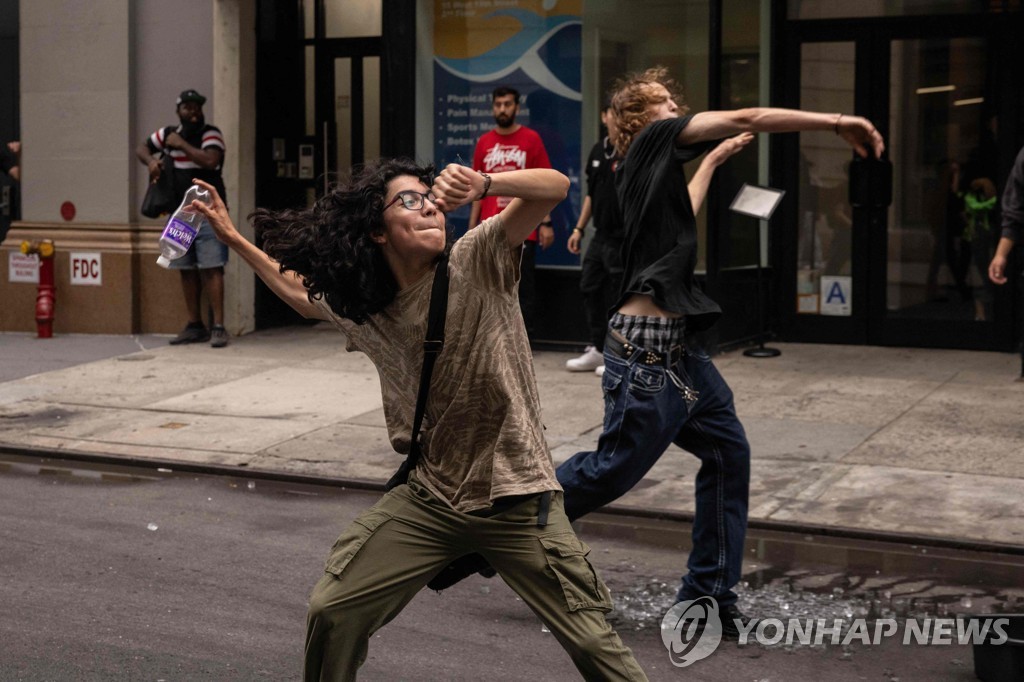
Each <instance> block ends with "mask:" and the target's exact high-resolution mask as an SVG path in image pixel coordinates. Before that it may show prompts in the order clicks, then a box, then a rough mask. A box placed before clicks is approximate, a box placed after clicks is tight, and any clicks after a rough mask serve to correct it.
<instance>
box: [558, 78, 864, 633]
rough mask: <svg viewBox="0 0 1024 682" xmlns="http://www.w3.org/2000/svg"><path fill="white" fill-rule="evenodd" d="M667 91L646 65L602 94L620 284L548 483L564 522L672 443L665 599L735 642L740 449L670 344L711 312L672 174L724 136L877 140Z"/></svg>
mask: <svg viewBox="0 0 1024 682" xmlns="http://www.w3.org/2000/svg"><path fill="white" fill-rule="evenodd" d="M675 89H676V88H675V83H674V82H673V81H672V80H671V79H670V78H669V77H668V72H667V71H666V70H665V69H664V68H655V69H649V70H647V71H645V72H643V73H638V74H634V75H632V76H629V77H627V78H626V79H625V80H623V81H621V82H620V83H618V84H617V86H616V88H615V94H614V95H613V97H612V108H613V117H612V119H613V125H615V126H616V128H617V133H618V134H617V136H616V138H615V147H616V150H617V151H618V153H619V156H620V157H621V158H622V159H623V161H622V162H621V163H620V164H619V167H618V170H617V171H616V174H617V177H616V189H617V191H618V196H619V204H620V207H621V211H622V220H623V226H624V229H625V239H624V246H623V252H622V257H623V262H624V264H625V274H624V277H623V287H622V290H621V292H620V294H619V300H618V301H617V302H616V304H615V306H614V310H615V312H614V314H613V315H612V318H611V320H610V321H609V324H608V336H607V338H606V339H605V347H604V363H605V373H604V375H603V378H602V388H603V391H604V394H605V419H604V430H603V432H602V433H601V436H600V438H599V439H598V443H597V450H594V451H586V452H579V453H576V454H575V455H574V456H572V457H571V458H569V459H568V460H567V461H565V462H564V463H562V464H561V465H560V466H559V467H558V480H559V482H560V483H561V484H562V486H563V488H564V490H565V509H566V513H567V514H568V515H569V518H570V519H573V520H575V519H577V518H579V517H580V516H583V515H584V514H587V513H589V512H591V511H594V510H595V509H597V508H599V507H601V506H603V505H605V504H608V503H609V502H611V501H613V500H615V499H617V498H618V497H620V496H621V495H624V494H625V493H626V492H628V491H629V490H630V488H632V487H633V486H634V485H636V484H637V483H638V482H639V481H640V479H642V478H643V477H644V475H645V474H646V473H647V472H648V471H649V470H650V468H651V467H652V466H654V464H655V463H656V462H657V461H658V458H659V457H661V455H662V454H663V453H664V452H665V450H666V449H667V448H668V446H669V445H671V444H672V443H675V444H676V445H678V446H679V447H681V448H683V449H684V450H686V451H688V452H691V453H693V454H694V455H695V456H697V457H698V458H699V459H700V460H701V466H700V470H699V471H698V473H697V480H696V485H695V488H696V512H695V516H694V523H693V547H692V549H691V551H690V556H689V560H688V563H687V568H688V572H687V574H686V575H685V576H683V579H682V585H681V587H680V588H679V592H678V594H677V599H678V600H679V601H683V600H691V599H697V598H698V597H703V596H710V597H713V598H715V599H716V600H717V601H718V604H719V607H720V608H721V616H722V617H721V620H722V629H723V633H724V634H725V635H726V636H733V637H735V636H736V635H738V632H739V627H738V626H739V623H738V622H737V621H740V622H743V621H745V620H746V618H745V616H743V614H742V613H740V611H739V610H738V609H737V607H736V594H735V593H734V592H733V591H732V588H733V586H735V585H736V583H737V582H738V581H739V578H740V575H741V573H740V569H741V567H742V563H743V543H744V537H745V534H746V527H747V503H748V496H749V482H750V446H749V444H748V443H747V437H746V434H745V433H744V431H743V426H742V424H740V421H739V418H738V417H737V416H736V408H735V405H734V403H733V394H732V391H731V390H730V388H729V386H728V385H727V384H726V382H725V380H724V379H723V378H722V376H721V375H720V374H719V373H718V370H717V369H716V368H715V366H714V364H713V363H712V362H711V359H710V358H709V357H708V355H707V354H706V353H705V352H704V351H703V350H701V349H699V348H693V347H687V346H686V344H685V340H684V337H685V336H686V335H687V334H688V333H690V332H697V331H701V330H704V329H707V328H708V327H710V326H711V325H712V324H714V322H715V321H716V320H717V319H718V317H719V316H720V315H721V309H720V308H719V307H718V304H716V303H715V302H714V301H712V300H711V299H710V298H708V297H707V296H706V295H705V294H704V293H703V292H702V291H701V289H700V287H699V285H698V284H697V282H696V280H695V278H694V269H695V267H696V265H697V225H696V220H695V217H694V208H693V203H694V202H693V201H692V198H691V196H690V193H689V192H688V191H687V187H686V176H685V175H684V173H683V164H684V163H685V162H687V161H690V160H692V159H695V158H697V157H698V156H700V155H701V154H702V153H703V152H704V151H705V150H707V149H708V148H709V147H711V146H712V145H713V143H714V141H716V140H720V139H722V138H725V137H727V136H730V135H733V136H736V135H740V136H742V135H745V134H746V135H749V134H750V133H760V132H776V133H781V132H796V131H801V130H831V131H834V132H835V134H836V135H837V136H839V137H841V138H842V139H843V140H844V141H845V142H846V143H848V144H849V145H850V146H851V147H852V148H853V149H854V150H855V151H856V152H857V153H858V154H860V155H861V156H868V155H869V154H873V155H875V156H878V155H880V154H881V153H882V151H883V149H884V143H883V141H882V136H881V135H880V134H879V133H878V131H877V130H875V128H874V126H873V125H871V122H870V121H868V120H867V119H864V118H861V117H859V116H850V115H847V114H822V113H812V112H804V111H797V110H791V109H771V108H752V109H741V110H737V111H709V112H704V113H699V114H696V115H693V116H687V115H686V111H687V109H686V107H685V106H681V105H680V104H678V103H677V101H679V102H681V101H682V100H681V98H680V97H679V95H678V94H676V93H675V92H674V90H675ZM735 139H736V138H731V140H732V141H735ZM730 143H731V142H730V140H726V142H724V143H722V145H720V146H719V148H720V147H721V146H724V145H725V144H730ZM711 153H715V151H712V152H711Z"/></svg>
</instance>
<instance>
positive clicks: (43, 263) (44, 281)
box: [36, 245, 57, 339]
mask: <svg viewBox="0 0 1024 682" xmlns="http://www.w3.org/2000/svg"><path fill="white" fill-rule="evenodd" d="M49 251H50V253H49V254H48V255H46V254H45V252H44V253H40V254H39V291H38V293H36V331H37V336H38V337H39V338H40V339H49V338H51V337H53V311H54V307H55V305H56V303H57V299H56V296H55V292H56V290H57V288H56V287H55V286H54V285H53V260H54V257H53V247H52V245H51V247H50V249H49Z"/></svg>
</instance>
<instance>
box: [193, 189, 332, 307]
mask: <svg viewBox="0 0 1024 682" xmlns="http://www.w3.org/2000/svg"><path fill="white" fill-rule="evenodd" d="M192 182H194V183H195V184H197V185H199V186H200V187H202V188H203V189H205V190H207V191H208V192H209V193H210V196H211V197H213V202H212V204H211V205H210V206H207V205H206V204H204V203H202V202H201V201H193V202H192V210H194V211H197V212H199V213H202V214H203V216H205V217H206V220H207V222H209V223H210V226H211V227H212V228H213V231H214V232H216V233H217V239H219V240H221V241H222V242H224V244H226V245H227V246H228V247H229V248H231V250H233V251H234V252H235V253H237V254H238V255H239V256H241V258H242V260H244V261H245V262H246V263H247V264H248V265H249V267H251V268H252V269H253V271H255V273H256V274H257V275H259V278H260V279H262V280H263V281H264V282H265V283H266V285H267V286H268V287H270V290H271V291H273V292H274V293H275V294H277V296H278V298H280V299H281V300H282V301H284V302H285V303H287V304H288V305H289V306H291V307H292V309H293V310H295V312H297V313H298V314H299V315H302V316H303V317H307V318H310V319H318V320H323V319H326V317H325V315H324V314H323V312H322V311H321V310H320V309H319V308H318V307H317V306H315V305H314V304H313V303H312V302H310V300H309V290H308V289H306V287H305V286H303V284H302V278H301V277H299V275H298V274H297V273H294V272H291V271H288V272H281V269H280V266H279V265H278V263H277V261H275V260H274V259H272V258H271V257H270V256H268V255H267V254H265V253H264V252H263V251H260V250H259V249H258V248H256V245H255V244H253V243H252V242H250V241H249V240H248V239H246V238H245V237H243V236H242V234H241V233H240V232H239V231H238V229H237V228H236V227H235V224H234V222H232V220H231V216H230V215H228V209H227V206H225V205H224V201H223V200H222V199H221V198H220V195H219V194H217V190H216V189H214V187H213V185H211V184H209V183H207V182H203V181H202V180H197V179H193V180H192Z"/></svg>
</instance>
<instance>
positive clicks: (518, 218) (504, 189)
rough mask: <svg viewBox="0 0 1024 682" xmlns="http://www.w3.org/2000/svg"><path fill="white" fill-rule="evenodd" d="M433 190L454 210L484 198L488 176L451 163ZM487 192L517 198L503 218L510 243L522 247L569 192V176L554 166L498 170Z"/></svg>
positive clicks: (440, 203)
mask: <svg viewBox="0 0 1024 682" xmlns="http://www.w3.org/2000/svg"><path fill="white" fill-rule="evenodd" d="M433 191H434V195H435V196H436V197H437V200H438V202H437V205H438V206H439V207H440V208H441V210H442V211H446V212H447V211H453V210H455V209H456V208H458V207H459V206H463V205H465V204H468V203H469V202H471V201H475V200H478V199H480V197H481V195H483V192H484V177H483V176H482V175H480V173H478V172H476V171H475V170H473V169H472V168H468V167H466V166H460V165H458V164H454V163H453V164H449V165H448V167H447V168H445V169H444V170H443V171H441V173H440V175H438V176H437V178H436V179H435V180H434V187H433ZM487 191H488V193H489V194H497V195H500V196H503V197H513V199H512V203H510V204H509V205H508V206H506V207H505V209H504V210H503V211H502V212H501V221H502V224H503V225H504V227H505V234H506V235H507V236H508V243H509V245H511V246H519V245H520V244H522V243H523V240H524V239H526V237H527V236H528V235H529V234H530V233H531V232H533V230H534V229H535V228H536V227H537V224H538V223H540V221H541V220H543V219H544V217H545V216H546V215H547V214H548V212H549V211H550V210H551V209H552V208H554V207H555V205H556V204H558V202H559V201H561V200H562V199H564V198H565V195H566V193H567V192H568V191H569V178H567V177H565V176H564V175H562V174H561V173H559V172H558V171H556V170H552V169H550V168H528V169H526V170H516V171H508V172H505V173H494V174H492V175H491V186H490V187H489V188H488V190H487Z"/></svg>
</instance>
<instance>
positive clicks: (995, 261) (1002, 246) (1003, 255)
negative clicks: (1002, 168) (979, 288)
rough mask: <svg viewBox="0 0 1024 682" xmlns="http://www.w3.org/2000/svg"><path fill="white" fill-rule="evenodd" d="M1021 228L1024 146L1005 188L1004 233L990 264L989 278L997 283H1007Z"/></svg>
mask: <svg viewBox="0 0 1024 682" xmlns="http://www.w3.org/2000/svg"><path fill="white" fill-rule="evenodd" d="M1021 230H1024V147H1021V150H1020V151H1019V152H1018V153H1017V160H1016V161H1014V162H1013V170H1012V171H1010V177H1009V178H1007V180H1006V188H1005V189H1004V190H1003V217H1002V234H1001V235H1000V237H999V244H997V245H996V253H995V256H993V257H992V262H991V263H989V266H988V278H989V279H990V280H992V282H994V283H995V284H999V285H1003V284H1006V262H1007V259H1009V257H1010V251H1012V250H1013V245H1014V244H1016V243H1017V242H1019V241H1020V238H1021Z"/></svg>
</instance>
